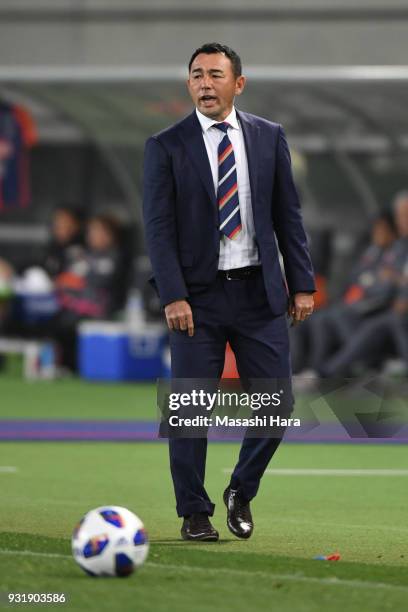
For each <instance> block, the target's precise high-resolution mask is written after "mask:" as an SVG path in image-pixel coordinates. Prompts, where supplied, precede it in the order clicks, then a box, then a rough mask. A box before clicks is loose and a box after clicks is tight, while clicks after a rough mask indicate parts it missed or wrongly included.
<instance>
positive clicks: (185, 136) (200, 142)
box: [180, 111, 217, 206]
mask: <svg viewBox="0 0 408 612" xmlns="http://www.w3.org/2000/svg"><path fill="white" fill-rule="evenodd" d="M181 127H182V128H183V129H182V130H181V131H180V137H181V139H182V141H183V143H184V146H185V147H186V149H187V152H188V154H189V157H190V159H191V161H192V163H193V164H194V167H195V168H196V170H197V173H198V175H199V176H200V179H201V181H202V182H203V184H204V187H205V188H206V191H207V193H208V195H209V197H210V200H211V202H212V203H213V204H214V206H216V203H217V202H216V194H215V190H214V181H213V177H212V174H211V166H210V162H209V159H208V155H207V149H206V148H205V144H204V139H203V134H202V130H201V125H200V122H199V120H198V117H197V115H196V112H195V111H194V112H193V113H192V114H191V115H190V116H189V117H187V119H186V120H185V121H184V122H183V124H182V126H181Z"/></svg>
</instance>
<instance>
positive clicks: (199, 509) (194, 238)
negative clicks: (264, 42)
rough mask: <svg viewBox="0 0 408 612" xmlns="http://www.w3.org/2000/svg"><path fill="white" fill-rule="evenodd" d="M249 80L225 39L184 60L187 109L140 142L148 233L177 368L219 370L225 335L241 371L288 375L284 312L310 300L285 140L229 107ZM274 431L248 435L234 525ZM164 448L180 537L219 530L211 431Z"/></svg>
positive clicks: (242, 526) (244, 533)
mask: <svg viewBox="0 0 408 612" xmlns="http://www.w3.org/2000/svg"><path fill="white" fill-rule="evenodd" d="M245 82H246V79H245V77H244V76H243V75H242V74H241V60H240V58H239V57H238V55H237V54H236V53H235V52H234V51H233V50H232V49H230V48H229V47H226V46H224V45H220V44H218V43H211V44H206V45H203V46H202V47H200V48H199V49H197V50H196V51H195V52H194V54H193V56H192V58H191V60H190V63H189V78H188V81H187V86H188V89H189V92H190V95H191V98H192V100H193V102H194V105H195V107H196V108H195V110H194V112H193V113H192V114H191V115H189V116H188V117H186V118H185V119H183V120H182V121H180V122H178V123H176V124H175V125H173V126H171V127H169V128H168V129H166V130H164V131H162V132H160V133H159V134H156V135H155V136H152V137H151V138H149V139H148V140H147V142H146V148H145V162H144V217H145V229H146V239H147V246H148V251H149V255H150V259H151V262H152V267H153V275H154V278H153V282H154V284H155V286H156V288H157V290H158V293H159V296H160V300H161V303H162V306H163V307H164V311H165V315H166V320H167V324H168V327H169V329H170V346H171V368H172V377H173V379H181V378H182V379H216V380H218V379H219V378H220V377H221V374H222V370H223V366H224V356H225V347H226V343H227V342H229V343H230V345H231V347H232V349H233V351H234V353H235V357H236V360H237V367H238V372H239V374H240V377H241V378H242V379H256V378H262V379H272V378H279V379H285V378H286V379H290V375H291V370H290V360H289V342H288V329H287V327H288V325H287V318H286V317H287V313H289V315H290V316H291V317H292V319H293V322H298V321H302V320H304V319H305V318H306V317H307V316H309V315H310V314H311V313H312V311H313V296H312V294H313V292H314V290H315V287H314V279H313V270H312V265H311V261H310V257H309V253H308V248H307V243H306V236H305V232H304V229H303V225H302V218H301V213H300V205H299V199H298V195H297V192H296V189H295V186H294V182H293V177H292V172H291V161H290V154H289V149H288V145H287V142H286V139H285V135H284V132H283V129H282V127H281V126H280V125H279V124H276V123H272V122H270V121H267V120H265V119H262V118H260V117H256V116H254V115H250V114H248V113H244V112H242V111H238V110H236V109H235V107H234V98H235V96H237V95H239V94H241V93H242V91H243V89H244V86H245ZM277 243H278V246H279V250H280V252H281V254H282V258H283V263H284V267H285V275H286V283H285V281H284V278H283V276H282V272H281V267H280V263H279V252H278V247H277ZM279 442H280V438H271V437H265V438H249V437H246V438H245V439H244V441H243V444H242V446H241V451H240V454H239V459H238V462H237V464H236V466H235V469H234V471H233V473H232V476H231V481H230V483H229V485H228V486H227V488H226V490H225V492H224V503H225V504H226V506H227V525H228V527H229V529H230V531H231V532H232V533H234V535H236V536H237V537H240V538H248V537H250V535H251V534H252V531H253V519H252V515H251V511H250V501H251V499H253V498H254V497H255V495H256V493H257V491H258V488H259V483H260V479H261V477H262V475H263V473H264V471H265V469H266V467H267V465H268V463H269V461H270V459H271V458H272V455H273V454H274V452H275V450H276V448H277V447H278V445H279ZM169 448H170V467H171V473H172V478H173V483H174V490H175V495H176V501H177V513H178V515H179V516H180V517H183V518H184V521H183V525H182V529H181V535H182V537H183V538H184V539H186V540H206V541H214V540H217V539H218V532H217V531H216V530H215V529H214V527H213V526H212V524H211V522H210V520H209V516H212V515H213V512H214V504H213V503H212V502H211V500H210V499H209V497H208V495H207V492H206V490H205V488H204V475H205V462H206V452H207V440H206V439H205V438H193V439H189V438H175V439H170V440H169Z"/></svg>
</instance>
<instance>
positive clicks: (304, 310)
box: [288, 293, 314, 325]
mask: <svg viewBox="0 0 408 612" xmlns="http://www.w3.org/2000/svg"><path fill="white" fill-rule="evenodd" d="M313 306H314V300H313V295H312V294H310V293H295V295H292V296H291V298H290V301H289V308H288V314H289V316H290V317H292V325H296V323H299V321H304V320H305V319H306V318H307V317H309V316H310V315H311V314H312V312H313Z"/></svg>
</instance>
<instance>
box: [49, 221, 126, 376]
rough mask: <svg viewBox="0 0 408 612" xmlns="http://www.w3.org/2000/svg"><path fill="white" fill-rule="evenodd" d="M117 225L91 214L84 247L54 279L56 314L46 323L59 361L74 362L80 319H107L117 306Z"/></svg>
mask: <svg viewBox="0 0 408 612" xmlns="http://www.w3.org/2000/svg"><path fill="white" fill-rule="evenodd" d="M119 232H120V226H119V224H118V222H117V221H116V219H115V218H113V217H111V216H109V215H95V216H94V217H91V219H89V221H88V224H87V229H86V238H85V251H84V254H83V256H82V257H79V258H78V259H75V261H73V263H72V264H71V266H70V267H69V268H68V269H67V270H65V271H64V272H62V273H61V274H59V275H58V276H57V277H56V279H55V284H56V291H57V299H58V304H59V308H60V309H59V312H58V314H57V315H56V316H55V317H54V318H53V319H52V320H51V321H50V322H49V324H48V325H47V328H48V331H49V332H50V331H51V334H49V335H53V337H54V338H55V339H56V340H57V342H58V344H59V347H60V351H61V353H60V357H61V363H62V365H64V366H66V367H68V368H69V369H71V370H74V371H75V370H76V369H77V367H76V366H77V364H76V335H77V334H76V331H77V325H78V323H79V322H80V321H81V320H84V319H109V318H111V316H112V315H113V314H114V312H115V311H116V310H117V309H118V308H120V306H121V304H120V303H119V296H120V295H121V285H120V283H121V279H122V278H123V267H124V266H123V261H122V257H121V252H120V249H119Z"/></svg>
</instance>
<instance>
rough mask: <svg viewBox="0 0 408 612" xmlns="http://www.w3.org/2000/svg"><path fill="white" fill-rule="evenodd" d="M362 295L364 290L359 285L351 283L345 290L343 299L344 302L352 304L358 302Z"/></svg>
mask: <svg viewBox="0 0 408 612" xmlns="http://www.w3.org/2000/svg"><path fill="white" fill-rule="evenodd" d="M363 297H364V290H363V288H362V287H360V286H359V285H351V287H350V288H349V289H347V291H346V295H345V296H344V298H343V301H344V302H345V303H346V304H353V303H354V302H358V301H359V300H361V299H362V298H363Z"/></svg>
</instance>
